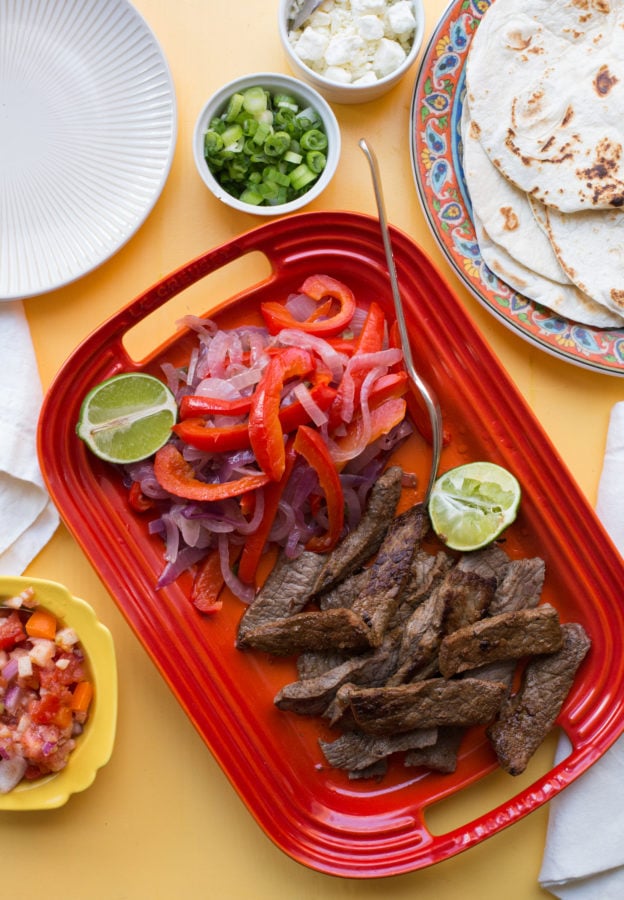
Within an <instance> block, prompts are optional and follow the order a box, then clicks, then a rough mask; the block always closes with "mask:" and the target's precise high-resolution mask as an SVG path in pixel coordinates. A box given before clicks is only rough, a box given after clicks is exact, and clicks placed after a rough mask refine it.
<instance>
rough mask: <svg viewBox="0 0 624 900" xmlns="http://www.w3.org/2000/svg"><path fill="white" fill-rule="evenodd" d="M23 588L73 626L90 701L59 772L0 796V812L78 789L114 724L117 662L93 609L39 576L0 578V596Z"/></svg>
mask: <svg viewBox="0 0 624 900" xmlns="http://www.w3.org/2000/svg"><path fill="white" fill-rule="evenodd" d="M28 587H32V588H33V589H34V591H35V597H36V600H37V603H38V604H39V605H40V606H43V607H45V608H46V609H48V610H49V611H50V612H51V613H54V615H55V616H56V617H57V618H58V619H60V621H61V622H62V623H63V625H66V626H69V627H70V628H73V629H74V631H75V632H76V634H77V635H78V638H79V640H80V643H81V645H82V648H83V650H84V653H85V656H86V658H87V662H88V665H89V670H90V672H91V675H92V677H93V682H94V685H93V687H94V690H93V701H92V704H91V708H90V710H89V717H88V719H87V721H86V724H85V727H84V731H83V732H82V734H81V735H79V737H78V738H77V740H76V747H75V749H74V750H73V751H72V753H71V755H70V757H69V760H68V762H67V765H66V766H65V768H64V769H62V770H61V771H60V772H53V773H51V774H50V775H45V776H43V777H42V778H39V779H37V780H36V781H22V782H20V784H18V785H17V787H15V788H13V790H12V791H9V792H8V793H6V794H0V810H28V809H54V808H55V807H58V806H62V805H63V804H64V803H66V802H67V800H68V799H69V797H70V796H71V795H72V794H77V793H78V792H79V791H84V790H85V789H86V788H88V787H89V786H90V785H91V784H92V783H93V780H94V779H95V776H96V774H97V772H98V769H100V768H101V767H102V766H104V765H105V764H106V763H107V762H108V761H109V759H110V757H111V753H112V751H113V744H114V741H115V729H116V725H117V663H116V659H115V648H114V645H113V638H112V636H111V633H110V631H109V630H108V628H106V627H105V626H104V625H102V623H101V622H99V621H98V619H97V617H96V615H95V612H94V611H93V609H92V608H91V607H90V606H89V604H88V603H85V601H84V600H79V599H78V598H77V597H72V595H71V594H70V593H69V591H68V590H67V588H65V587H63V585H61V584H57V583H56V582H53V581H45V580H43V579H40V578H27V577H23V576H22V577H14V578H13V577H5V576H0V597H2V598H4V597H12V596H15V595H17V594H20V593H21V592H22V591H23V590H25V589H26V588H28Z"/></svg>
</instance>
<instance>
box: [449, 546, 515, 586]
mask: <svg viewBox="0 0 624 900" xmlns="http://www.w3.org/2000/svg"><path fill="white" fill-rule="evenodd" d="M510 563H511V560H510V559H509V557H508V556H507V554H506V553H505V551H504V550H503V549H502V548H501V547H499V546H498V544H490V545H489V546H488V547H484V548H483V550H474V551H473V552H471V553H465V554H464V555H463V556H462V557H460V559H459V561H458V563H457V565H458V567H459V568H460V569H461V570H462V571H464V572H477V573H478V574H479V575H481V577H482V578H493V579H494V580H495V582H496V583H497V584H500V582H501V581H502V580H503V578H504V577H505V575H506V574H507V570H508V569H509V565H510Z"/></svg>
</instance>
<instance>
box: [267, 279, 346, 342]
mask: <svg viewBox="0 0 624 900" xmlns="http://www.w3.org/2000/svg"><path fill="white" fill-rule="evenodd" d="M300 291H301V293H302V294H307V295H308V297H311V299H312V300H316V301H317V303H320V301H321V300H326V299H327V298H329V297H331V298H333V299H334V300H335V301H336V302H337V304H338V309H337V311H336V312H335V313H334V314H333V315H329V316H328V318H326V319H317V317H316V316H317V313H316V311H315V312H314V313H312V315H311V316H310V317H309V318H308V319H306V320H305V321H303V322H300V321H298V320H297V319H295V317H294V316H293V315H292V313H291V312H290V311H289V310H288V309H287V308H286V307H285V306H284V305H282V304H281V303H275V302H274V301H269V302H267V303H261V304H260V312H261V313H262V315H263V317H264V321H265V322H266V326H267V328H268V329H269V331H270V332H271V334H278V332H280V331H281V330H282V328H298V329H299V330H300V331H305V332H306V333H307V334H314V335H317V336H319V337H335V336H336V335H337V334H340V332H341V331H344V329H345V328H346V327H347V325H348V324H349V322H350V321H351V319H352V318H353V313H354V312H355V297H354V295H353V291H351V289H350V288H348V287H347V286H346V285H345V284H343V283H342V282H341V281H337V280H336V279H335V278H331V277H330V276H329V275H311V276H310V277H309V278H306V280H305V281H304V283H303V284H302V285H301V288H300ZM328 311H329V312H331V307H330V308H329V310H328Z"/></svg>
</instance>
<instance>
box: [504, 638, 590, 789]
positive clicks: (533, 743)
mask: <svg viewBox="0 0 624 900" xmlns="http://www.w3.org/2000/svg"><path fill="white" fill-rule="evenodd" d="M561 631H562V633H563V646H562V647H561V649H560V650H558V651H557V652H556V653H552V654H549V655H546V656H541V657H538V658H536V659H533V660H531V661H530V662H529V663H527V666H526V669H525V671H524V675H523V681H522V686H521V687H520V690H519V691H518V693H517V694H515V695H514V696H513V697H510V698H509V699H508V700H507V701H506V702H505V703H504V704H503V705H502V706H501V709H500V713H499V716H498V719H497V721H496V722H494V723H493V724H492V725H491V726H490V727H489V728H488V730H487V736H488V738H489V739H490V741H491V743H492V746H493V748H494V752H495V753H496V756H497V758H498V761H499V763H500V765H501V767H502V768H503V769H505V771H507V772H509V774H510V775H519V774H520V773H521V772H524V770H525V769H526V767H527V764H528V762H529V760H530V758H531V757H532V755H533V754H534V753H535V751H536V750H537V748H538V747H539V745H540V744H541V743H542V741H543V740H544V738H545V737H546V735H547V734H548V732H549V731H550V730H551V728H552V727H553V725H554V724H555V720H556V718H557V716H558V715H559V713H560V711H561V707H562V706H563V702H564V700H565V699H566V697H567V695H568V692H569V691H570V688H571V687H572V682H573V681H574V676H575V674H576V671H577V669H578V667H579V666H580V664H581V662H582V661H583V659H584V658H585V655H586V654H587V651H588V650H589V648H590V643H591V642H590V640H589V637H588V636H587V634H586V632H585V630H584V628H583V627H582V625H579V624H577V623H569V624H565V625H562V626H561Z"/></svg>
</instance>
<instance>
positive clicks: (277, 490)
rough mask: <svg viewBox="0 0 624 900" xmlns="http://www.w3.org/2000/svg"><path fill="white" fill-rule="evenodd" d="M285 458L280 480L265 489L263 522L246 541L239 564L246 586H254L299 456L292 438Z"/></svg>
mask: <svg viewBox="0 0 624 900" xmlns="http://www.w3.org/2000/svg"><path fill="white" fill-rule="evenodd" d="M285 456H286V464H285V466H284V472H283V474H282V477H281V478H280V480H279V481H271V482H269V484H267V485H266V487H265V488H263V491H264V512H263V516H262V521H261V522H260V525H259V526H258V528H257V529H256V530H255V531H254V533H253V534H250V535H249V537H248V538H247V540H246V541H245V546H244V547H243V552H242V554H241V558H240V562H239V564H238V577H239V578H240V580H241V581H242V582H243V583H244V584H253V581H254V578H255V575H256V572H257V570H258V565H259V563H260V560H261V559H262V554H263V553H264V548H265V547H266V544H267V541H268V539H269V534H270V532H271V528H272V527H273V523H274V521H275V516H276V515H277V510H278V507H279V503H280V500H281V499H282V494H283V493H284V488H285V487H286V485H287V483H288V479H289V478H290V475H291V472H292V470H293V466H294V464H295V460H296V458H297V454H296V453H295V451H294V449H293V439H292V438H291V439H290V440H289V441H288V443H287V444H286V450H285Z"/></svg>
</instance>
